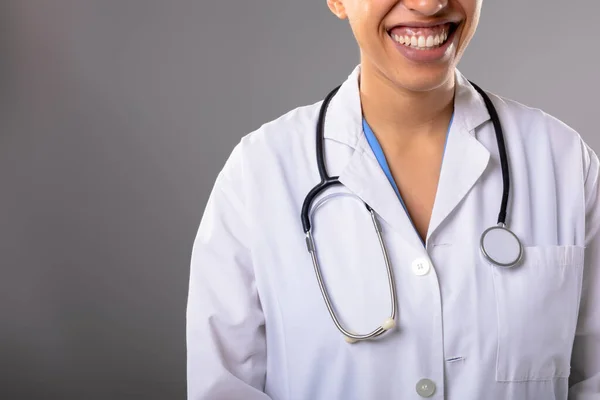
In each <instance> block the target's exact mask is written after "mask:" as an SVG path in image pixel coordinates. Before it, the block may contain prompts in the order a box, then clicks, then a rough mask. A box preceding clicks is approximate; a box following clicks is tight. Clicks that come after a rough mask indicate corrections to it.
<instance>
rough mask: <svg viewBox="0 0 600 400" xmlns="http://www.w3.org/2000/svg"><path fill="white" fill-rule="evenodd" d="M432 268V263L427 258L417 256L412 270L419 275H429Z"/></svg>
mask: <svg viewBox="0 0 600 400" xmlns="http://www.w3.org/2000/svg"><path fill="white" fill-rule="evenodd" d="M430 269H431V263H430V262H429V260H428V259H426V258H417V259H416V260H415V261H413V263H412V270H413V272H414V273H415V275H417V276H423V275H427V274H428V273H429V270H430Z"/></svg>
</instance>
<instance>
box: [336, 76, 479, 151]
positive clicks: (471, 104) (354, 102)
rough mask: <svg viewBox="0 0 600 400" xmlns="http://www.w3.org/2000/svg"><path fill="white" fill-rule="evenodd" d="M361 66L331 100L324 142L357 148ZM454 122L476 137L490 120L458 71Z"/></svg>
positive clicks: (360, 121)
mask: <svg viewBox="0 0 600 400" xmlns="http://www.w3.org/2000/svg"><path fill="white" fill-rule="evenodd" d="M359 76H360V65H358V66H357V67H356V68H354V70H353V71H352V73H351V74H350V75H349V76H348V79H346V81H345V82H344V83H343V84H342V85H341V87H340V89H339V91H338V93H337V95H336V96H335V97H334V98H333V99H332V100H331V103H330V105H329V109H328V111H327V119H326V121H325V134H324V136H325V138H326V139H330V140H334V141H337V142H340V143H344V144H346V145H349V146H351V147H353V148H356V147H357V146H358V144H359V142H360V139H361V136H362V135H363V131H362V117H363V116H362V107H361V102H360V91H359ZM455 79H456V89H455V96H454V122H455V123H456V122H458V121H460V122H459V124H460V125H462V126H464V128H466V130H467V131H469V132H471V134H474V131H475V128H477V127H479V126H480V125H481V124H483V123H484V122H486V121H488V120H489V119H490V115H489V113H488V111H487V108H486V107H485V102H484V101H483V99H482V98H481V96H480V95H479V93H477V91H476V90H475V88H474V87H473V85H471V83H470V82H469V81H468V80H467V78H465V76H464V75H463V74H462V73H461V72H460V71H458V70H456V71H455Z"/></svg>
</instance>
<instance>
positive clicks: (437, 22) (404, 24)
mask: <svg viewBox="0 0 600 400" xmlns="http://www.w3.org/2000/svg"><path fill="white" fill-rule="evenodd" d="M459 23H460V20H455V19H438V20H435V21H407V22H402V23H399V24H395V25H394V26H392V27H390V28H389V29H388V31H391V30H392V29H394V28H400V27H409V28H430V27H432V26H439V25H445V24H455V25H458V24H459Z"/></svg>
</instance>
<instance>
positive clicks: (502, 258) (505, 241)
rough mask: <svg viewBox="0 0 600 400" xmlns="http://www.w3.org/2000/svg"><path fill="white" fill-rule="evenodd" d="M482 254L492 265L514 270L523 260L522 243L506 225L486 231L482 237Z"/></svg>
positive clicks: (499, 225)
mask: <svg viewBox="0 0 600 400" xmlns="http://www.w3.org/2000/svg"><path fill="white" fill-rule="evenodd" d="M481 252H482V253H483V256H484V257H485V258H486V259H487V260H488V261H489V262H491V263H492V264H494V265H496V266H498V267H502V268H512V267H514V266H516V265H517V264H519V262H521V259H522V258H523V245H522V244H521V241H520V240H519V238H518V237H517V235H515V234H514V233H513V232H512V231H511V230H510V229H508V228H507V227H506V226H504V224H498V225H497V226H493V227H491V228H488V229H486V231H485V232H483V234H482V235H481Z"/></svg>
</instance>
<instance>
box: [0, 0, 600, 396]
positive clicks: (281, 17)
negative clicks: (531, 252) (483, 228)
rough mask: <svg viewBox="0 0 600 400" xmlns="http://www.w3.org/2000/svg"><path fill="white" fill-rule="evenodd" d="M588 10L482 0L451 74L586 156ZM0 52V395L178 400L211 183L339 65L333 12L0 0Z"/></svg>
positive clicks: (347, 40)
mask: <svg viewBox="0 0 600 400" xmlns="http://www.w3.org/2000/svg"><path fill="white" fill-rule="evenodd" d="M598 15H600V3H599V2H598V1H596V0H570V1H568V2H559V1H547V0H527V1H523V0H503V1H497V0H487V1H484V8H483V15H482V20H481V23H480V27H479V31H478V33H477V35H476V37H475V39H474V40H473V42H472V44H471V47H470V48H469V50H468V51H467V54H466V56H465V58H464V59H463V62H462V63H461V65H460V70H461V71H462V72H463V73H465V74H466V75H467V77H469V78H470V79H471V80H474V81H475V82H477V83H478V84H479V85H481V86H483V87H484V88H486V89H488V90H490V91H492V92H495V93H497V94H500V95H503V96H506V97H509V98H513V99H515V100H517V101H520V102H522V103H525V104H527V105H530V106H533V107H536V108H541V109H543V110H545V111H546V112H548V113H550V114H553V115H555V116H556V117H558V118H560V119H562V120H563V121H564V122H566V123H567V124H569V125H571V126H572V127H574V128H575V129H576V130H578V131H579V132H580V133H581V135H582V136H583V137H584V138H585V139H586V140H587V142H588V143H589V144H590V145H591V146H592V147H593V148H594V149H596V150H598V149H600V138H599V137H598V133H600V132H599V128H598V124H597V118H598V116H599V115H600V112H599V106H600V97H599V93H600V78H599V72H600V66H599V65H600V56H599V55H598V44H597V42H598V40H597V38H598V29H597V26H598V24H597V22H598V20H597V16H598ZM0 51H1V52H0V54H1V57H0V265H1V272H2V274H1V275H0V317H1V319H0V398H2V399H86V400H87V399H90V400H95V399H113V400H120V399H146V400H153V399H184V398H185V306H186V300H187V284H188V273H189V260H190V253H191V249H192V242H193V240H194V236H195V233H196V229H197V227H198V223H199V221H200V218H201V215H202V212H203V208H204V205H205V203H206V200H207V198H208V195H209V192H210V190H211V188H212V185H213V182H214V179H215V178H216V175H217V173H218V172H219V170H220V169H221V168H222V166H223V164H224V162H225V160H226V158H227V156H228V155H229V153H230V152H231V150H232V148H233V146H234V145H235V144H236V143H237V142H238V141H239V140H240V138H241V137H242V136H243V135H245V134H247V133H249V132H250V131H252V130H254V129H256V128H258V127H259V126H260V125H261V124H263V123H265V122H267V121H269V120H271V119H274V118H276V117H278V116H279V115H281V114H282V113H284V112H286V111H288V110H290V109H292V108H295V107H298V106H301V105H304V104H309V103H313V102H316V101H318V100H319V99H321V98H322V97H323V96H325V95H326V94H327V92H328V91H329V90H330V89H331V88H333V87H334V86H336V85H337V84H339V83H341V82H342V81H343V80H344V79H345V78H346V77H347V75H348V74H349V73H350V72H351V70H352V69H353V67H354V66H355V65H356V64H357V63H358V61H359V60H358V51H357V47H356V44H355V42H354V39H353V36H352V34H351V31H350V29H349V27H348V25H347V23H346V22H342V21H338V20H337V19H336V18H335V17H334V16H333V15H332V14H331V13H330V12H329V10H328V9H327V7H326V2H325V0H311V1H305V0H294V1H293V0H252V1H242V0H238V1H209V0H187V1H184V0H169V1H165V0H53V1H48V0H37V1H36V0H1V1H0Z"/></svg>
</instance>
